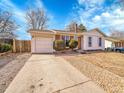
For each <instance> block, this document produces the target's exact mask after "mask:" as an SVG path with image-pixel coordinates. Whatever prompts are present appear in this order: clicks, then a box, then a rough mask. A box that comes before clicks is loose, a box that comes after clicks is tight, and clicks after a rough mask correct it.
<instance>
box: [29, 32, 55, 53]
mask: <svg viewBox="0 0 124 93" xmlns="http://www.w3.org/2000/svg"><path fill="white" fill-rule="evenodd" d="M54 36H55V35H54V34H52V33H51V32H50V33H49V32H42V31H41V32H34V33H33V32H32V40H31V52H32V53H53V52H54V49H53V41H54Z"/></svg>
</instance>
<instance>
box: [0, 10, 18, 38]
mask: <svg viewBox="0 0 124 93" xmlns="http://www.w3.org/2000/svg"><path fill="white" fill-rule="evenodd" d="M12 17H13V15H12V14H11V13H10V12H8V11H1V10H0V38H8V39H9V38H15V37H16V35H15V33H14V31H16V29H17V28H18V26H17V24H16V22H15V21H14V20H13V18H12Z"/></svg>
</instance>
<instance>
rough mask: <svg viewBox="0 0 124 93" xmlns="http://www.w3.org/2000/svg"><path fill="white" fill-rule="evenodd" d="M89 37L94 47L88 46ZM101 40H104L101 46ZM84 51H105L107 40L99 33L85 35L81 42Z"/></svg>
mask: <svg viewBox="0 0 124 93" xmlns="http://www.w3.org/2000/svg"><path fill="white" fill-rule="evenodd" d="M88 37H92V46H91V47H89V46H88ZM99 38H101V39H102V45H101V46H99ZM81 44H82V45H81V49H82V50H104V49H105V38H104V36H103V35H102V34H100V33H99V32H90V33H85V34H84V35H83V37H82V41H81Z"/></svg>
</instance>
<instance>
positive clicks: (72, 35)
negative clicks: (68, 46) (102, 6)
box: [29, 28, 106, 53]
mask: <svg viewBox="0 0 124 93" xmlns="http://www.w3.org/2000/svg"><path fill="white" fill-rule="evenodd" d="M29 33H30V34H31V36H32V39H31V52H32V53H53V52H54V51H55V50H54V49H53V42H54V40H64V41H65V42H66V41H67V40H70V39H75V40H77V41H78V49H80V50H104V49H105V36H106V35H105V34H103V33H102V32H101V31H100V30H99V29H97V28H96V29H93V30H90V31H87V32H79V31H74V32H69V31H64V30H45V31H37V30H30V31H29Z"/></svg>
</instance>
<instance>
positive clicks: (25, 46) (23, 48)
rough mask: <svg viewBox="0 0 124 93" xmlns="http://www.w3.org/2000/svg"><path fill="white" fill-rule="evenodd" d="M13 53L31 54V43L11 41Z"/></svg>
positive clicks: (27, 41) (28, 41)
mask: <svg viewBox="0 0 124 93" xmlns="http://www.w3.org/2000/svg"><path fill="white" fill-rule="evenodd" d="M13 52H20V53H21V52H31V41H30V40H13Z"/></svg>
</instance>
